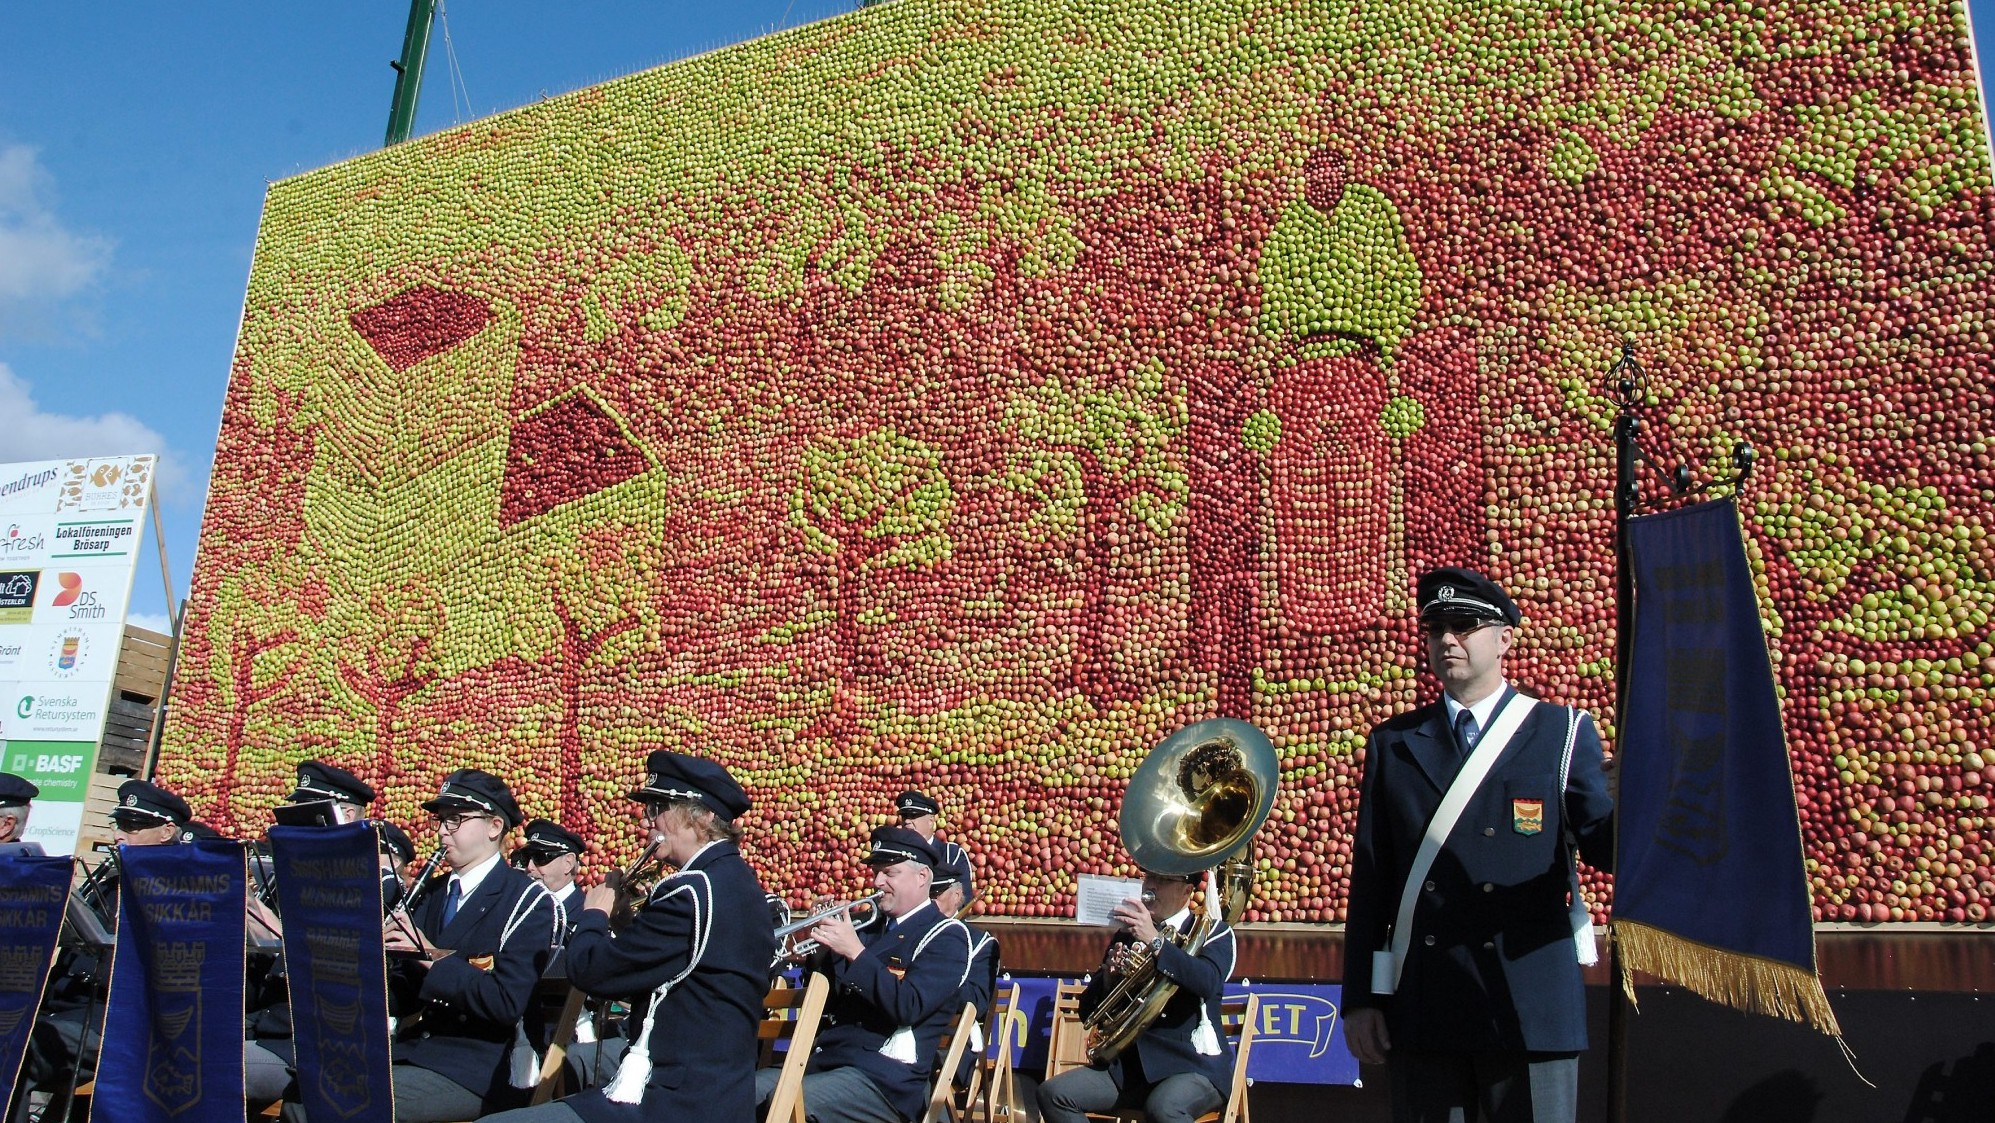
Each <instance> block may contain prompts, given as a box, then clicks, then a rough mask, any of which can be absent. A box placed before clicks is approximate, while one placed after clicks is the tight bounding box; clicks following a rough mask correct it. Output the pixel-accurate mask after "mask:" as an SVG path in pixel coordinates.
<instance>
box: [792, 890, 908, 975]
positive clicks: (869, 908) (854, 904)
mask: <svg viewBox="0 0 1995 1123" xmlns="http://www.w3.org/2000/svg"><path fill="white" fill-rule="evenodd" d="M883 895H884V894H881V893H868V894H866V895H865V896H863V897H859V898H857V899H855V900H850V901H840V902H838V903H836V904H831V905H826V906H824V907H823V908H818V909H812V910H811V911H810V913H809V914H808V915H806V916H803V917H801V918H800V919H797V920H792V921H790V922H789V923H788V924H785V925H783V926H782V927H781V928H778V929H776V962H778V963H781V962H782V961H783V960H785V959H806V958H809V957H810V956H811V955H812V954H814V953H815V952H816V951H817V941H816V940H798V941H797V942H796V943H795V944H793V945H791V946H790V947H788V948H787V949H786V948H785V947H784V946H783V945H784V943H785V942H786V941H787V940H788V939H789V938H790V937H791V936H794V935H796V934H797V933H798V932H802V931H804V930H805V929H807V928H814V927H816V926H817V925H818V924H819V923H821V922H823V921H826V920H829V919H831V918H832V917H834V916H843V915H845V914H847V913H853V912H861V911H863V912H868V913H871V912H877V911H878V910H879V907H880V905H879V901H880V898H881V897H882V896H883Z"/></svg>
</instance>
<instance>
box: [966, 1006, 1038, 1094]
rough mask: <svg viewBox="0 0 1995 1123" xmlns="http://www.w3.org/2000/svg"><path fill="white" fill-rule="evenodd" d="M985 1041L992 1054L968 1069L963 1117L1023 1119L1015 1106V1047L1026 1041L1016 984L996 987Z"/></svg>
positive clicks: (1016, 1058)
mask: <svg viewBox="0 0 1995 1123" xmlns="http://www.w3.org/2000/svg"><path fill="white" fill-rule="evenodd" d="M986 1021H987V1023H988V1024H987V1025H986V1027H985V1029H984V1041H985V1043H986V1044H987V1045H988V1044H989V1043H991V1042H995V1043H996V1045H997V1048H996V1050H995V1051H992V1052H987V1053H986V1054H985V1055H984V1056H981V1057H978V1058H977V1061H976V1063H975V1064H974V1065H972V1066H970V1086H969V1088H968V1089H967V1091H966V1093H965V1095H964V1098H963V1111H964V1115H965V1116H966V1117H967V1118H970V1119H979V1120H982V1121H983V1123H1011V1121H1012V1120H1017V1119H1023V1118H1024V1115H1023V1114H1022V1113H1021V1111H1020V1108H1019V1103H1018V1072H1017V1068H1018V1047H1019V1045H1020V1043H1021V1042H1023V1041H1024V1040H1025V1032H1026V1024H1025V1011H1023V1010H1020V1009H1019V1008H1018V984H1017V983H1012V984H1010V985H1009V986H1003V987H999V988H998V992H997V994H996V995H994V996H992V998H991V1013H990V1017H989V1018H988V1019H986Z"/></svg>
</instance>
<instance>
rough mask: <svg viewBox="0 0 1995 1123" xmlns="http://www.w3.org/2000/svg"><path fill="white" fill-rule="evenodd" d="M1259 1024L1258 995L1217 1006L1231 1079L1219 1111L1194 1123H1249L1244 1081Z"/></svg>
mask: <svg viewBox="0 0 1995 1123" xmlns="http://www.w3.org/2000/svg"><path fill="white" fill-rule="evenodd" d="M1260 1021H1261V996H1260V995H1258V994H1243V995H1240V996H1239V997H1237V998H1228V999H1226V1000H1225V1001H1224V1002H1221V1003H1220V1004H1219V1022H1220V1027H1219V1031H1220V1032H1221V1033H1223V1034H1225V1035H1226V1039H1227V1040H1228V1041H1230V1042H1232V1043H1233V1079H1232V1080H1231V1081H1229V1082H1228V1087H1226V1088H1225V1089H1222V1090H1223V1091H1224V1092H1225V1093H1226V1103H1225V1104H1224V1105H1222V1106H1221V1107H1220V1109H1219V1110H1218V1111H1208V1112H1206V1113H1205V1114H1204V1115H1201V1116H1199V1117H1198V1121H1197V1123H1248V1119H1247V1088H1248V1087H1249V1085H1250V1084H1251V1083H1252V1082H1251V1081H1249V1080H1248V1079H1247V1055H1248V1054H1249V1053H1251V1052H1253V1050H1254V1034H1255V1032H1256V1030H1257V1029H1258V1028H1259V1026H1260ZM1088 1118H1089V1119H1103V1120H1115V1121H1117V1123H1143V1121H1144V1120H1146V1119H1148V1118H1149V1116H1147V1115H1145V1114H1144V1113H1143V1112H1141V1111H1136V1110H1123V1111H1115V1112H1108V1113H1102V1114H1097V1113H1094V1112H1089V1113H1088Z"/></svg>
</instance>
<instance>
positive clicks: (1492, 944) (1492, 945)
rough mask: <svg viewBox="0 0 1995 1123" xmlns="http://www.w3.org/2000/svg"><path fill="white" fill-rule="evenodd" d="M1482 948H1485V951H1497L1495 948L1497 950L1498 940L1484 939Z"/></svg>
mask: <svg viewBox="0 0 1995 1123" xmlns="http://www.w3.org/2000/svg"><path fill="white" fill-rule="evenodd" d="M1482 950H1484V951H1495V950H1496V941H1495V940H1484V941H1483V942H1482Z"/></svg>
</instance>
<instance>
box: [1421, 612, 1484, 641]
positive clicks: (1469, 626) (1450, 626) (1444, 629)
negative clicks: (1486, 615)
mask: <svg viewBox="0 0 1995 1123" xmlns="http://www.w3.org/2000/svg"><path fill="white" fill-rule="evenodd" d="M1502 623H1503V622H1502V621H1501V620H1485V619H1482V618H1480V617H1476V616H1443V617H1441V618H1439V619H1436V620H1425V621H1422V622H1421V624H1420V628H1421V630H1422V631H1424V632H1426V633H1427V638H1428V639H1440V638H1441V637H1442V636H1455V637H1457V638H1460V639H1467V638H1468V637H1469V636H1472V635H1474V634H1475V633H1477V632H1480V631H1482V630H1483V629H1484V628H1489V627H1496V626H1500V625H1501V624H1502Z"/></svg>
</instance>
